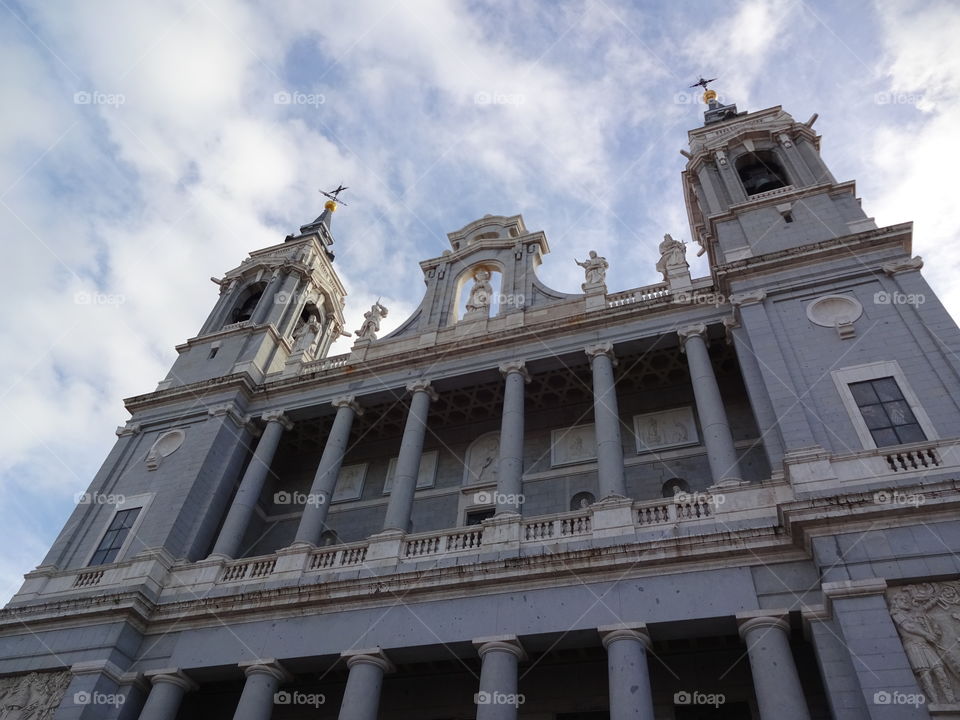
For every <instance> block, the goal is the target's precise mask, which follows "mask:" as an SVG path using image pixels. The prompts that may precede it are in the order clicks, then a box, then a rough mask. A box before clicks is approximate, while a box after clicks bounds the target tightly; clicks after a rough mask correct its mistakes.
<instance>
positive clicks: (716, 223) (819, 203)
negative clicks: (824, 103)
mask: <svg viewBox="0 0 960 720" xmlns="http://www.w3.org/2000/svg"><path fill="white" fill-rule="evenodd" d="M703 99H704V101H705V102H706V103H707V106H708V109H707V111H706V112H705V113H704V124H703V127H700V128H696V129H694V130H691V131H689V132H688V137H689V141H690V148H689V151H687V150H681V153H682V154H683V155H684V156H685V157H686V158H687V160H688V162H687V166H686V169H685V170H684V172H683V189H684V199H685V201H686V205H687V213H688V216H689V220H690V230H691V236H692V237H693V239H694V240H696V241H697V242H698V243H699V244H700V246H701V251H700V254H703V253H704V252H706V253H707V254H708V256H709V258H710V265H711V267H716V266H718V265H724V264H726V263H731V262H735V261H738V260H745V259H747V258H753V257H757V256H760V255H766V254H769V253H774V252H777V251H781V250H789V249H795V248H799V247H802V246H805V245H812V244H816V243H818V242H821V241H824V240H830V239H833V238H836V237H841V236H844V235H850V234H856V233H860V232H864V231H866V230H871V229H874V228H876V224H875V223H874V222H873V219H872V218H868V217H867V216H866V215H865V214H864V212H863V210H862V209H861V208H860V201H859V200H858V199H857V197H856V194H855V193H856V189H855V184H854V182H853V181H846V182H837V180H836V179H835V178H834V177H833V175H832V174H831V172H830V170H829V168H827V166H826V165H825V164H824V162H823V160H822V159H821V157H820V136H819V135H817V134H816V133H815V132H814V131H813V124H814V122H816V119H817V116H816V115H814V116H813V117H811V118H810V119H809V120H808V121H807V122H805V123H800V122H797V121H796V120H794V119H793V117H791V116H790V115H789V114H788V113H786V112H784V111H783V110H782V109H781V107H780V106H779V105H777V106H775V107H772V108H767V109H765V110H760V111H758V112H749V113H748V112H738V111H737V107H736V105H733V104H730V105H722V104H720V103H719V102H718V101H717V93H716V92H715V91H714V90H707V91H706V92H705V93H704V98H703Z"/></svg>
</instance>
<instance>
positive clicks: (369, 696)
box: [338, 648, 394, 720]
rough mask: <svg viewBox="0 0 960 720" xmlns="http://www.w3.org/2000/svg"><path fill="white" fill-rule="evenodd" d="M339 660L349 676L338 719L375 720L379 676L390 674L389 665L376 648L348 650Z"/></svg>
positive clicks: (378, 696)
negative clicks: (344, 661)
mask: <svg viewBox="0 0 960 720" xmlns="http://www.w3.org/2000/svg"><path fill="white" fill-rule="evenodd" d="M341 657H343V658H346V660H347V667H348V668H350V674H349V675H348V676H347V687H346V688H345V689H344V691H343V702H342V703H341V704H340V715H339V716H338V717H339V718H340V720H377V710H378V708H379V707H380V690H381V688H382V687H383V676H384V674H385V673H390V672H393V670H394V667H393V663H391V662H390V660H389V659H388V658H387V656H386V655H385V654H384V652H383V650H381V649H380V648H373V649H371V650H351V651H349V652H345V653H343V654H342V655H341Z"/></svg>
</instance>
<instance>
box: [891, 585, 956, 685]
mask: <svg viewBox="0 0 960 720" xmlns="http://www.w3.org/2000/svg"><path fill="white" fill-rule="evenodd" d="M887 603H888V605H889V606H890V617H892V618H893V621H894V623H895V624H896V626H897V631H898V632H899V634H900V640H901V641H902V642H903V649H904V651H905V652H906V654H907V659H908V660H909V661H910V667H911V668H913V672H914V675H916V677H917V681H918V682H919V683H920V687H921V688H922V689H923V692H924V694H925V695H926V697H927V702H929V703H946V704H953V703H955V702H956V701H957V697H958V696H960V646H958V644H957V639H958V636H960V581H952V582H933V583H917V584H915V585H905V586H902V587H894V588H890V589H889V590H887Z"/></svg>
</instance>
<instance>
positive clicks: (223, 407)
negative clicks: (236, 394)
mask: <svg viewBox="0 0 960 720" xmlns="http://www.w3.org/2000/svg"><path fill="white" fill-rule="evenodd" d="M207 416H208V417H229V418H230V419H231V420H233V422H234V423H236V425H237V427H241V428H242V427H245V426H251V427H252V424H251V422H250V416H249V415H244V414H243V413H242V412H240V409H239V408H238V407H237V406H236V405H235V404H233V403H232V402H231V403H222V404H220V405H211V406H210V407H208V408H207Z"/></svg>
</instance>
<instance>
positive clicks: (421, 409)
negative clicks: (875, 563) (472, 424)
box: [383, 379, 437, 532]
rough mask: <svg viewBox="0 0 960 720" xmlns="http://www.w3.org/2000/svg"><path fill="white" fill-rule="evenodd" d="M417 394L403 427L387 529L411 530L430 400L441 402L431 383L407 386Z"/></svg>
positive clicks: (419, 381) (414, 395)
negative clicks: (414, 495) (411, 515)
mask: <svg viewBox="0 0 960 720" xmlns="http://www.w3.org/2000/svg"><path fill="white" fill-rule="evenodd" d="M407 390H408V391H410V392H412V393H413V397H412V398H410V412H409V413H407V423H406V425H405V426H404V428H403V439H402V440H401V441H400V454H399V456H398V457H397V468H396V473H395V475H394V478H393V488H392V489H391V490H390V502H389V504H388V505H387V516H386V519H385V520H384V522H383V529H384V530H399V531H401V532H407V531H408V530H409V529H410V513H411V511H412V509H413V494H414V492H415V491H416V489H417V476H418V475H419V473H420V456H421V455H423V437H424V435H425V434H426V431H427V415H428V414H429V412H430V401H431V400H436V399H437V393H436V392H434V390H433V388H432V387H431V385H430V381H429V380H424V379H420V380H414V381H413V382H411V383H409V384H408V385H407Z"/></svg>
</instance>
